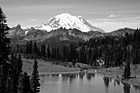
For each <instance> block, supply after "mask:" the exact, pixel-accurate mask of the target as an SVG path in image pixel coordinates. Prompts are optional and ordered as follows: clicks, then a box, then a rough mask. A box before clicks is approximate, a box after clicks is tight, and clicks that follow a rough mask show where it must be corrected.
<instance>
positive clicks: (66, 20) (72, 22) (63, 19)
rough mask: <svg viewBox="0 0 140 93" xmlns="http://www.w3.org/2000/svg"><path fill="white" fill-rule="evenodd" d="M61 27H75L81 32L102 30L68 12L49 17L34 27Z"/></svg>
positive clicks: (42, 28) (47, 28) (51, 28)
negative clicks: (44, 22)
mask: <svg viewBox="0 0 140 93" xmlns="http://www.w3.org/2000/svg"><path fill="white" fill-rule="evenodd" d="M61 27H62V28H66V29H74V28H75V29H78V30H80V31H82V32H87V31H99V32H104V31H103V30H102V29H100V28H98V27H95V26H92V25H91V24H90V23H88V22H87V21H86V20H85V19H84V18H82V17H81V16H73V15H70V14H68V13H62V14H60V15H57V16H55V17H54V18H51V19H50V20H49V21H48V22H47V23H46V24H42V25H41V26H36V27H35V29H40V30H47V31H51V30H56V29H59V28H61Z"/></svg>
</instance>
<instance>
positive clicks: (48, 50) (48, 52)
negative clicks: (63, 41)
mask: <svg viewBox="0 0 140 93" xmlns="http://www.w3.org/2000/svg"><path fill="white" fill-rule="evenodd" d="M50 57H51V52H50V47H49V45H48V47H47V58H50Z"/></svg>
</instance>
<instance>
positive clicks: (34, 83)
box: [30, 57, 40, 93]
mask: <svg viewBox="0 0 140 93" xmlns="http://www.w3.org/2000/svg"><path fill="white" fill-rule="evenodd" d="M30 84H31V93H39V87H40V83H39V74H38V62H37V59H36V57H35V59H34V65H33V72H32V76H31V82H30Z"/></svg>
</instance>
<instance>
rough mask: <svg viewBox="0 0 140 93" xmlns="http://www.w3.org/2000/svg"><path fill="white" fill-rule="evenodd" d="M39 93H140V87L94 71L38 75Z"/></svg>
mask: <svg viewBox="0 0 140 93" xmlns="http://www.w3.org/2000/svg"><path fill="white" fill-rule="evenodd" d="M40 79H41V80H40V82H41V90H40V91H41V93H140V87H137V86H130V85H128V84H126V83H122V82H120V81H117V80H114V79H111V78H109V77H105V76H103V75H101V74H97V73H96V74H94V73H84V72H81V73H73V74H72V73H71V74H46V75H40Z"/></svg>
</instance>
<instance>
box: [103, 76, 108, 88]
mask: <svg viewBox="0 0 140 93" xmlns="http://www.w3.org/2000/svg"><path fill="white" fill-rule="evenodd" d="M103 80H104V84H105V86H106V88H108V87H109V77H103Z"/></svg>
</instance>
